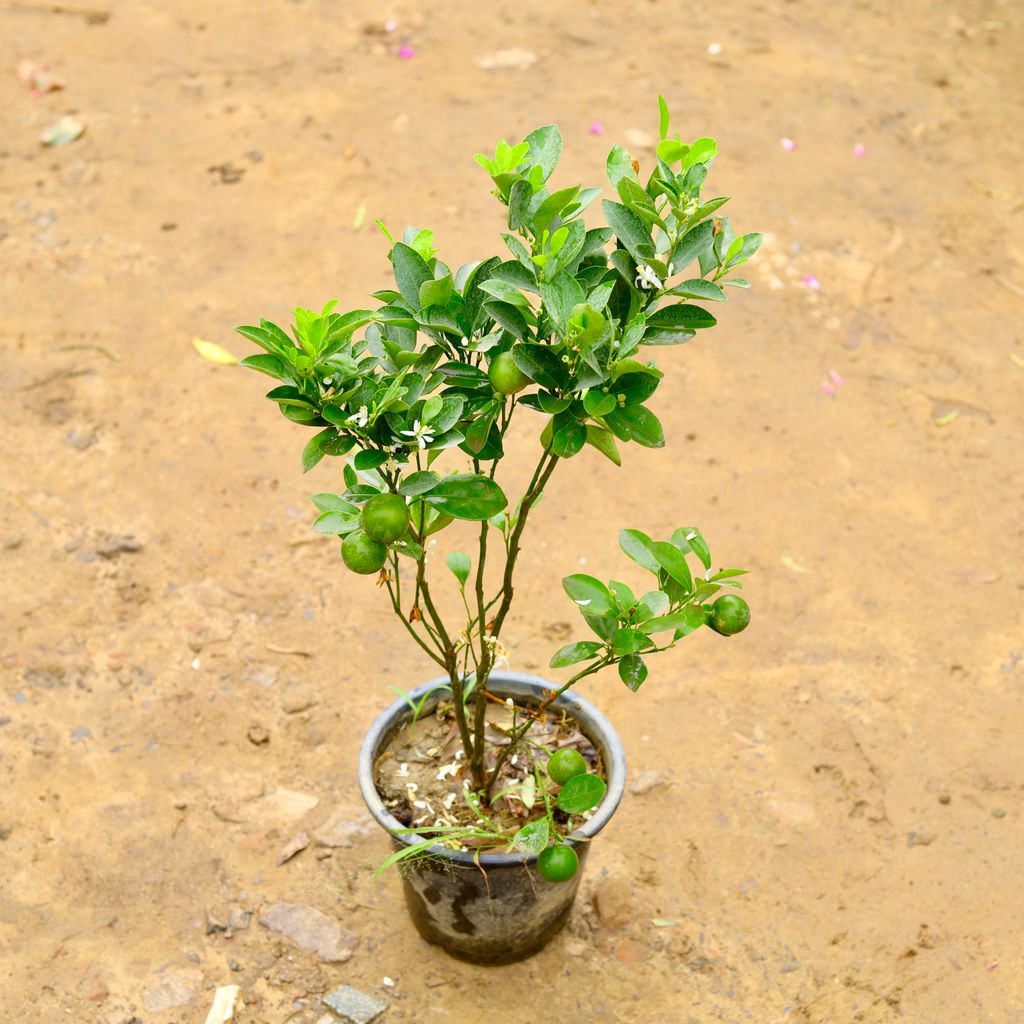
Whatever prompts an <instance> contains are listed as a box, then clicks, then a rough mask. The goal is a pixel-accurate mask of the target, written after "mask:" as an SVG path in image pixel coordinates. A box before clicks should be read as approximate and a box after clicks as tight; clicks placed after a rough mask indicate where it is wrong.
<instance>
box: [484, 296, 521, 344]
mask: <svg viewBox="0 0 1024 1024" xmlns="http://www.w3.org/2000/svg"><path fill="white" fill-rule="evenodd" d="M484 310H485V311H486V312H487V313H488V314H490V316H491V317H492V318H493V319H494V320H495V321H496V322H497V323H499V324H501V326H502V327H504V328H505V330H506V331H508V332H509V334H511V335H513V336H514V337H516V338H518V339H519V340H520V341H525V340H526V338H527V337H528V335H529V333H530V332H529V328H528V327H527V324H526V317H524V316H523V314H522V313H521V312H520V311H519V309H518V308H517V307H516V306H513V305H511V304H510V303H508V302H499V301H498V300H497V299H492V300H490V301H488V302H485V303H484Z"/></svg>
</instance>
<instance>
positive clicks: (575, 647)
mask: <svg viewBox="0 0 1024 1024" xmlns="http://www.w3.org/2000/svg"><path fill="white" fill-rule="evenodd" d="M619 547H620V548H621V549H622V551H623V552H624V553H625V555H626V556H627V557H628V558H629V559H630V560H631V561H633V562H634V563H636V564H637V565H638V566H640V567H641V568H642V569H645V570H647V572H649V573H651V574H652V575H653V576H654V578H655V581H654V587H653V588H652V589H651V590H648V591H646V592H644V593H642V594H640V595H639V596H638V595H636V594H635V593H634V592H633V590H631V589H630V587H629V586H628V585H627V584H625V583H621V582H620V581H618V580H610V581H609V582H608V583H607V584H605V583H602V582H601V581H600V580H599V579H597V578H596V577H594V576H588V575H586V574H583V573H575V574H573V575H572V576H566V577H565V579H563V580H562V586H563V588H564V589H565V592H566V593H567V594H568V595H569V597H570V598H571V599H572V600H573V602H574V603H575V604H576V606H577V607H578V608H579V610H580V613H581V614H582V615H583V620H584V622H586V624H587V625H588V626H589V627H590V629H591V631H592V632H593V633H594V634H595V635H596V636H597V637H598V639H597V640H579V641H576V642H574V643H570V644H566V645H565V646H564V647H562V648H560V649H559V650H558V651H556V652H555V654H554V655H553V656H552V658H551V662H550V665H551V667H552V668H564V667H566V666H568V665H576V664H579V663H582V662H589V663H591V664H592V665H595V666H597V665H600V666H602V667H603V666H604V665H610V664H616V665H618V670H619V677H620V678H621V679H622V681H623V682H624V683H625V684H626V686H628V687H629V688H630V689H631V690H634V691H636V690H638V689H639V688H640V687H641V685H642V684H643V682H644V680H645V679H646V678H647V671H648V670H647V664H646V662H645V660H644V658H645V656H646V655H648V654H655V653H659V652H661V651H666V650H669V649H670V648H672V647H674V646H675V645H676V643H677V642H678V641H679V640H681V639H682V638H683V637H685V636H688V635H689V634H690V633H692V632H694V631H695V630H697V629H700V627H701V626H703V625H706V624H707V622H708V618H709V609H708V607H707V602H709V601H710V600H711V599H712V598H713V597H714V596H715V595H716V594H717V593H718V592H719V591H720V590H721V589H722V588H723V587H735V588H737V589H742V584H741V583H740V582H739V581H738V580H737V579H736V577H737V576H743V575H745V574H746V570H745V569H718V570H713V569H712V567H711V566H712V562H711V552H710V550H709V549H708V545H707V541H706V540H705V539H704V535H703V534H702V533H701V532H700V530H698V529H697V528H696V527H695V526H681V527H679V529H677V530H675V531H674V532H673V533H672V535H671V537H670V538H669V539H668V540H652V539H651V538H650V537H649V536H647V534H645V533H642V532H641V531H640V530H622V531H621V532H620V533H619ZM690 555H693V556H695V558H696V560H697V563H698V566H699V567H696V566H691V565H690V563H689V562H688V556H690ZM664 634H668V635H669V636H668V639H667V640H665V639H664V638H663V639H657V638H658V637H659V636H663V635H664Z"/></svg>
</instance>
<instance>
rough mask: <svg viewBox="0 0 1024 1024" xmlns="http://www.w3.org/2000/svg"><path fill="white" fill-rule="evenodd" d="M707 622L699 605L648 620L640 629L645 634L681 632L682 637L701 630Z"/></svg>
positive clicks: (705, 615)
mask: <svg viewBox="0 0 1024 1024" xmlns="http://www.w3.org/2000/svg"><path fill="white" fill-rule="evenodd" d="M706 622H707V613H706V612H705V610H704V608H703V607H701V606H699V605H693V606H690V607H688V608H683V609H681V610H680V611H678V612H673V613H672V614H671V615H659V616H658V617H657V618H654V619H648V620H647V622H644V623H642V624H641V625H640V626H639V628H640V629H641V630H642V631H643V632H644V633H663V632H664V631H665V630H668V629H673V630H676V631H677V632H679V631H681V635H682V636H686V634H687V633H692V632H693V631H694V630H695V629H700V627H701V626H703V625H704V624H705V623H706Z"/></svg>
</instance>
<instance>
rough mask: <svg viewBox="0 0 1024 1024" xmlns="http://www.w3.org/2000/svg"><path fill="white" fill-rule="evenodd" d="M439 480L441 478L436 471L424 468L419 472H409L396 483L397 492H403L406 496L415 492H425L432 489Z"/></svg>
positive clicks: (410, 495)
mask: <svg viewBox="0 0 1024 1024" xmlns="http://www.w3.org/2000/svg"><path fill="white" fill-rule="evenodd" d="M440 482H441V478H440V477H439V476H438V475H437V474H436V473H433V472H431V471H430V470H429V469H425V470H422V471H421V472H419V473H410V474H409V476H407V477H406V478H405V479H404V480H403V481H402V482H401V483H400V484H399V485H398V493H399V494H404V495H405V496H407V497H412V496H414V495H416V494H426V493H427V491H432V490H433V489H434V488H435V487H436V486H437V485H438V484H439V483H440Z"/></svg>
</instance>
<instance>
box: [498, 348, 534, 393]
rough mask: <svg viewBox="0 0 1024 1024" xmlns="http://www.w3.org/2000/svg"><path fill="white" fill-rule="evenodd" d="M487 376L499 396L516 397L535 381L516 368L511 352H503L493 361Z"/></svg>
mask: <svg viewBox="0 0 1024 1024" xmlns="http://www.w3.org/2000/svg"><path fill="white" fill-rule="evenodd" d="M487 376H488V378H489V379H490V381H491V387H492V388H494V390H495V391H497V392H498V394H499V395H514V394H515V393H516V392H517V391H522V390H523V388H525V387H526V386H527V385H528V384H532V383H533V381H532V380H530V378H529V377H527V376H526V374H525V373H523V371H522V370H520V369H519V367H518V366H516V361H515V360H514V359H513V358H512V353H511V352H501V353H499V354H498V355H497V356H495V357H494V358H493V359H492V360H491V365H490V366H488V367H487Z"/></svg>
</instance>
